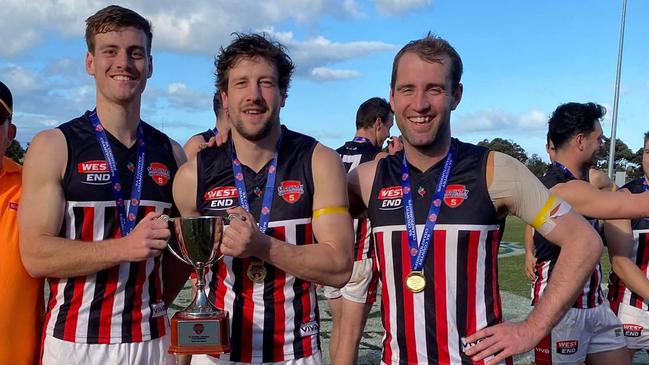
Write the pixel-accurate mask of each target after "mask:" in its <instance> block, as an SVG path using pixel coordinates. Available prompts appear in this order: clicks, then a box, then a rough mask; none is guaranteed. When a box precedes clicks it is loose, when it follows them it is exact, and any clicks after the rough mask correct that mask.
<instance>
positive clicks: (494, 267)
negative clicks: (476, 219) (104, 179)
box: [486, 232, 503, 322]
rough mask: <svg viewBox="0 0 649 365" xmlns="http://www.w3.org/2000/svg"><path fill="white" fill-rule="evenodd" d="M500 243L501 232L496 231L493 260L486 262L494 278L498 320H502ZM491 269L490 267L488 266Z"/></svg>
mask: <svg viewBox="0 0 649 365" xmlns="http://www.w3.org/2000/svg"><path fill="white" fill-rule="evenodd" d="M499 243H500V234H499V232H494V234H493V238H492V241H491V262H487V263H486V264H488V265H491V277H492V278H493V285H492V295H493V298H494V315H495V316H496V318H497V321H498V322H500V321H502V318H503V315H502V304H501V303H500V292H499V291H498V248H499ZM486 270H489V268H486Z"/></svg>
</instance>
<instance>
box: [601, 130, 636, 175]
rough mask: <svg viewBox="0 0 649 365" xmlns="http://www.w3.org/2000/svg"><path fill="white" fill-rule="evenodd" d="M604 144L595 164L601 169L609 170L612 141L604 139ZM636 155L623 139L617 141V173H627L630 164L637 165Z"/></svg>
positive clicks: (615, 161)
mask: <svg viewBox="0 0 649 365" xmlns="http://www.w3.org/2000/svg"><path fill="white" fill-rule="evenodd" d="M603 139H604V144H603V145H602V148H601V149H600V150H599V152H598V153H597V155H596V156H595V159H596V160H595V164H596V165H597V167H598V168H599V169H607V168H608V154H609V151H610V149H611V139H610V138H607V137H603ZM634 160H635V154H634V153H633V152H632V151H631V149H630V148H629V146H627V145H626V143H624V142H623V141H622V140H621V139H619V138H616V139H615V160H614V163H615V171H625V170H626V169H627V165H628V164H629V163H635V162H634Z"/></svg>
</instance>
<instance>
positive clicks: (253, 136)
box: [232, 120, 274, 142]
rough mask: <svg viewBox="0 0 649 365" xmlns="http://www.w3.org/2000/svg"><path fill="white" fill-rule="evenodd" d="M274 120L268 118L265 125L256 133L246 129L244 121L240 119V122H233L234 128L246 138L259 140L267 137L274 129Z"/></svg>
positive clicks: (254, 140)
mask: <svg viewBox="0 0 649 365" xmlns="http://www.w3.org/2000/svg"><path fill="white" fill-rule="evenodd" d="M273 124H274V123H273V122H272V121H271V120H267V121H266V122H265V123H264V125H263V127H262V128H261V129H260V130H259V131H258V132H256V133H253V132H250V131H248V130H246V128H245V127H244V126H243V122H241V121H238V122H233V123H232V125H233V126H234V128H235V129H236V130H237V132H238V133H239V134H240V135H241V136H242V137H243V138H245V139H247V140H249V141H253V142H256V141H259V140H262V139H264V138H265V137H267V136H268V135H269V134H270V132H271V130H272V129H273Z"/></svg>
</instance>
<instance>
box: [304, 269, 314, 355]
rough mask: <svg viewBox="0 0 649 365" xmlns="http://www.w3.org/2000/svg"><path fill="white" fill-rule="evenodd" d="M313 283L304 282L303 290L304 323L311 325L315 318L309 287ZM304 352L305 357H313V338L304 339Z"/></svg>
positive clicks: (305, 337)
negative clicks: (312, 316) (312, 314)
mask: <svg viewBox="0 0 649 365" xmlns="http://www.w3.org/2000/svg"><path fill="white" fill-rule="evenodd" d="M310 286H311V283H309V282H308V281H302V285H301V290H302V293H303V294H302V313H303V315H304V318H302V323H309V322H311V321H312V320H313V319H315V318H311V296H310V295H309V287H310ZM302 350H303V351H304V355H305V356H311V354H313V347H312V346H311V336H304V337H302Z"/></svg>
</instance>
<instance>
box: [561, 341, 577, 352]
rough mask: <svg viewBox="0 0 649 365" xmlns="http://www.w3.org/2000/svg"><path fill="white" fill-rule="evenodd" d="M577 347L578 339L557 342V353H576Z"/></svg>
mask: <svg viewBox="0 0 649 365" xmlns="http://www.w3.org/2000/svg"><path fill="white" fill-rule="evenodd" d="M578 349H579V341H577V340H569V341H559V342H557V354H560V355H572V354H575V353H577V350H578Z"/></svg>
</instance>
